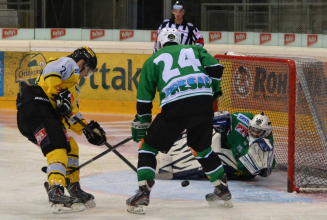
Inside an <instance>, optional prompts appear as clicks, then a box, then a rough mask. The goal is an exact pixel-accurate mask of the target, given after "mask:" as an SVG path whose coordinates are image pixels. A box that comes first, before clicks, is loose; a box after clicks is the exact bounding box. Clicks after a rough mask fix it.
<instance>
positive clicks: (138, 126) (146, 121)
mask: <svg viewBox="0 0 327 220" xmlns="http://www.w3.org/2000/svg"><path fill="white" fill-rule="evenodd" d="M150 125H151V116H145V117H143V118H141V117H139V116H138V115H136V116H135V119H134V120H133V122H132V136H133V141H135V142H137V143H138V142H139V141H140V140H142V139H143V138H144V136H145V135H146V132H147V130H148V129H149V127H150Z"/></svg>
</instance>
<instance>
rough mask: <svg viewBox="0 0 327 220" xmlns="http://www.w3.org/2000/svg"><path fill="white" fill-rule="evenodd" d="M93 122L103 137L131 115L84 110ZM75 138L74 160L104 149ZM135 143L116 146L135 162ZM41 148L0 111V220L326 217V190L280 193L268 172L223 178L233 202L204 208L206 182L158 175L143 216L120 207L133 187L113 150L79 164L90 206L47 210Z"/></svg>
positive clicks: (123, 131) (278, 175) (122, 134)
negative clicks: (240, 178) (76, 152)
mask: <svg viewBox="0 0 327 220" xmlns="http://www.w3.org/2000/svg"><path fill="white" fill-rule="evenodd" d="M83 116H84V117H85V118H86V119H87V120H92V119H93V120H96V121H98V122H99V124H100V125H101V126H102V127H103V128H104V130H105V131H106V133H107V138H108V143H110V144H111V145H115V144H116V143H118V142H120V141H122V140H124V139H126V138H128V137H129V136H131V132H130V129H131V120H132V119H133V117H134V116H132V115H110V114H83ZM69 134H70V135H72V136H73V137H74V138H76V141H77V143H78V144H79V146H80V164H82V163H84V162H86V161H87V160H89V159H91V158H93V157H95V156H96V155H98V154H100V153H101V152H103V151H104V150H106V149H107V148H106V147H105V146H101V147H97V146H93V145H90V144H89V143H88V142H87V140H86V138H85V137H84V135H82V136H78V135H75V134H73V133H69ZM137 149H138V144H137V143H134V142H133V141H130V142H128V143H127V144H125V145H123V146H121V147H119V148H117V150H118V151H119V152H120V153H121V154H122V155H124V156H125V157H126V158H127V159H128V160H129V161H130V162H131V163H132V164H134V165H135V166H136V165H137ZM46 165H47V164H46V158H45V157H43V155H42V153H41V150H40V149H39V148H38V147H37V146H35V145H34V144H32V143H30V142H28V141H27V139H26V138H24V137H23V136H22V135H21V134H20V132H19V131H18V129H17V124H16V111H14V110H0V178H1V179H0V195H1V199H0V219H1V220H2V219H4V220H7V219H8V220H9V219H92V220H96V219H170V220H174V219H237V220H243V219H249V220H250V219H251V220H255V219H273V220H278V219H287V220H297V219H299V220H311V219H322V220H326V219H327V195H326V194H301V193H287V192H286V181H287V178H286V173H285V172H280V171H279V172H273V174H272V175H271V176H270V177H269V178H261V177H256V178H254V180H252V181H229V188H230V191H231V193H232V196H233V199H232V201H233V203H234V207H233V208H225V207H210V206H209V205H208V204H207V202H206V201H205V199H204V198H205V195H206V194H207V193H210V192H212V191H213V186H212V185H211V184H210V183H209V181H205V180H198V181H190V185H189V186H188V187H181V182H182V181H180V180H157V181H156V184H155V186H154V188H153V190H152V193H151V202H150V206H148V207H147V213H146V214H145V215H135V214H130V213H127V211H126V205H125V201H126V199H127V198H129V197H130V196H132V195H134V192H135V190H136V189H137V179H136V174H135V172H134V171H133V170H131V169H130V168H129V167H128V166H127V165H126V164H125V163H124V162H123V161H122V160H120V159H119V158H118V157H117V156H116V155H115V154H114V153H112V152H111V153H109V154H107V155H105V156H104V157H102V158H100V159H98V160H96V161H94V162H92V163H90V164H88V165H87V166H85V167H83V168H82V169H81V186H82V188H83V189H84V190H85V191H88V192H90V193H92V194H93V195H94V196H95V201H96V203H97V206H96V207H95V208H92V209H87V210H85V211H83V212H78V213H69V214H52V213H51V209H50V207H49V204H48V197H47V194H46V191H45V189H44V187H43V183H44V181H46V175H45V174H44V173H43V172H42V171H41V168H42V167H43V166H46Z"/></svg>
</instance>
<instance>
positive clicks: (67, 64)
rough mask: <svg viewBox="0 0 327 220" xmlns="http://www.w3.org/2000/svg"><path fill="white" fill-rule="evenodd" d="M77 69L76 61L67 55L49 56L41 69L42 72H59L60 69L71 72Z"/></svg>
mask: <svg viewBox="0 0 327 220" xmlns="http://www.w3.org/2000/svg"><path fill="white" fill-rule="evenodd" d="M76 68H77V69H79V68H78V66H77V64H76V62H75V61H74V60H73V59H72V58H69V57H61V58H50V59H49V60H48V62H47V65H46V67H45V68H44V69H43V72H44V73H50V72H55V73H60V72H62V71H69V72H71V71H72V70H73V69H76Z"/></svg>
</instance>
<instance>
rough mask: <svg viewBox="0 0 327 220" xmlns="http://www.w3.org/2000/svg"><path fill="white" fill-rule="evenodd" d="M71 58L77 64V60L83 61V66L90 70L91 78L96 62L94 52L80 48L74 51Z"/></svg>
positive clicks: (87, 48)
mask: <svg viewBox="0 0 327 220" xmlns="http://www.w3.org/2000/svg"><path fill="white" fill-rule="evenodd" d="M71 58H72V59H73V60H74V61H75V62H78V61H79V60H84V61H85V64H84V67H88V68H89V69H90V72H89V75H88V76H87V77H89V76H91V75H92V74H93V72H94V70H95V68H96V67H97V64H98V60H97V56H96V54H95V53H94V51H93V50H92V49H91V48H89V47H87V46H84V47H80V48H78V49H76V50H75V51H74V53H73V54H72V55H71Z"/></svg>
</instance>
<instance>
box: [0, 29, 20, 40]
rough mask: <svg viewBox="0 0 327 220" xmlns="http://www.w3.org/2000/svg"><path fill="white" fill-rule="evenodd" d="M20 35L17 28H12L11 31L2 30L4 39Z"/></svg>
mask: <svg viewBox="0 0 327 220" xmlns="http://www.w3.org/2000/svg"><path fill="white" fill-rule="evenodd" d="M17 33H18V29H16V28H10V29H6V28H4V29H2V38H7V37H12V36H16V35H17Z"/></svg>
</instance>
